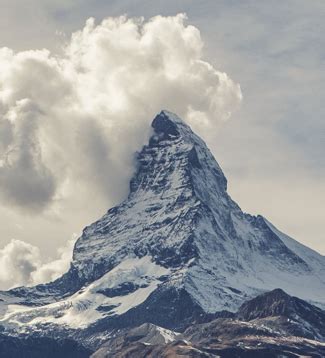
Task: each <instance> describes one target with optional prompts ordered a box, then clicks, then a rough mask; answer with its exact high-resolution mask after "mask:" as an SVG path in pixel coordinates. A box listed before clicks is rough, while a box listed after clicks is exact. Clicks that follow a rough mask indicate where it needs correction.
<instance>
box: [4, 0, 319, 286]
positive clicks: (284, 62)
mask: <svg viewBox="0 0 325 358" xmlns="http://www.w3.org/2000/svg"><path fill="white" fill-rule="evenodd" d="M0 6H1V11H0V49H1V50H0V70H1V71H0V99H1V100H0V116H1V118H0V158H1V159H0V227H1V229H0V230H1V231H0V250H1V251H0V268H1V270H0V271H2V275H1V274H0V288H8V287H11V286H13V285H19V284H33V283H38V282H42V281H46V280H49V279H53V278H55V277H56V275H58V274H60V272H62V271H64V270H65V269H66V268H67V267H68V264H69V260H70V258H71V251H72V246H73V243H74V241H75V239H76V237H77V236H78V235H79V234H80V232H81V230H82V228H83V227H84V226H86V225H87V224H89V223H91V222H92V221H93V220H96V219H97V218H98V217H100V216H101V215H102V214H103V213H105V212H106V210H107V209H108V208H109V207H111V206H112V205H114V204H116V203H118V202H119V201H120V200H122V199H123V198H124V197H125V196H126V193H127V187H128V180H129V178H130V177H131V175H132V171H133V153H134V152H135V151H136V150H139V149H141V146H142V145H143V144H144V143H145V142H146V140H147V138H148V136H149V135H150V129H149V125H150V121H151V119H152V117H153V116H154V114H155V113H156V112H157V111H159V110H160V109H162V108H161V107H163V108H167V109H170V110H173V111H175V112H177V113H178V114H179V115H181V116H183V117H184V118H185V119H186V120H187V121H188V122H189V123H190V124H191V125H192V126H193V128H194V129H195V130H196V131H197V132H198V133H199V134H200V135H201V136H202V137H203V139H204V140H206V142H207V143H208V145H209V147H210V148H211V150H212V152H213V153H214V155H215V157H216V159H217V161H218V162H219V164H220V165H221V166H222V168H223V170H224V172H225V175H226V176H227V178H228V186H229V192H230V194H231V196H232V197H233V199H234V200H235V201H237V203H238V204H239V205H240V206H241V208H242V209H243V210H244V211H246V212H249V213H251V214H261V215H264V216H265V217H266V218H268V220H270V221H271V222H272V223H273V224H274V225H275V226H277V227H278V228H279V229H280V230H282V231H283V232H285V233H287V234H288V235H290V236H291V237H293V238H295V239H297V240H298V241H300V242H302V243H304V244H305V245H307V246H309V247H312V248H313V249H315V250H317V251H318V252H320V253H322V254H325V240H324V233H323V223H324V216H325V214H324V212H325V180H324V179H325V156H324V149H325V148H324V147H325V122H324V115H325V102H324V93H325V85H324V83H325V81H324V79H325V78H324V77H325V71H324V70H325V39H324V36H323V35H322V34H323V33H324V31H325V23H324V21H323V19H324V15H325V4H324V2H323V1H322V0H320V1H317V0H314V1H312V2H311V1H310V2H307V1H300V0H292V1H290V0H285V1H281V2H276V1H264V0H262V1H261V0H259V1H245V2H243V1H232V0H223V1H218V0H213V1H209V0H207V1H194V0H193V1H192V0H182V1H175V0H174V1H169V0H165V1H152V0H151V1H135V0H132V1H130V0H119V1H104V0H92V1H89V0H88V1H86V0H66V1H63V0H62V1H60V0H57V1H48V0H42V1H41V0H30V1H28V2H27V1H21V0H10V1H9V0H0ZM177 14H186V15H177ZM157 15H160V16H158V17H157ZM121 16H122V17H121ZM153 17H154V18H153ZM90 18H92V19H90ZM140 18H142V19H140ZM152 18H153V19H152ZM89 19H90V20H89ZM105 19H106V20H105ZM103 20H104V22H103V23H102V21H103ZM72 34H73V35H72ZM108 69H109V70H108ZM130 73H131V75H130ZM108 83H109V85H108Z"/></svg>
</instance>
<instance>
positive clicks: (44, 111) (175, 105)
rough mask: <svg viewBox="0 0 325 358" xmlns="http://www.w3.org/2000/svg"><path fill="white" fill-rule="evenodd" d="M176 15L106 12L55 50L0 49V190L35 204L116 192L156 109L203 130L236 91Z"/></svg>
mask: <svg viewBox="0 0 325 358" xmlns="http://www.w3.org/2000/svg"><path fill="white" fill-rule="evenodd" d="M184 22H185V16H184V15H181V14H180V15H177V16H174V17H162V16H156V17H154V18H152V19H151V20H149V21H148V22H145V21H144V20H143V19H134V18H131V19H128V18H126V17H118V18H107V19H105V20H104V21H103V22H102V23H101V24H99V25H97V26H96V25H95V22H94V19H89V20H88V21H87V23H86V25H85V27H84V28H83V29H82V30H81V31H78V32H76V33H74V34H73V35H72V38H71V41H70V42H69V43H68V44H67V45H66V47H65V48H64V53H63V54H62V55H61V56H53V55H51V54H50V52H49V51H47V50H40V51H25V52H18V53H14V52H13V51H11V50H10V49H7V48H3V49H1V50H0V141H1V143H0V196H1V197H2V199H3V200H4V201H5V205H6V206H7V207H9V206H12V207H18V208H20V209H23V210H25V211H28V212H40V211H41V210H44V208H48V207H50V206H51V204H53V203H54V204H55V203H60V205H61V206H62V205H65V204H64V200H67V198H69V200H78V201H79V200H80V196H81V195H82V196H83V197H84V200H85V201H84V202H85V206H86V205H87V204H86V199H87V198H95V197H96V196H97V197H104V198H106V200H107V203H110V204H112V203H114V202H116V201H118V200H120V199H121V198H122V196H123V195H125V192H126V190H127V184H128V180H129V177H130V175H131V173H132V170H133V165H132V159H133V153H134V152H135V151H136V150H138V149H140V148H141V146H142V145H143V144H144V143H145V142H146V140H147V137H148V134H149V124H150V121H151V120H152V118H153V116H154V115H155V114H156V113H157V112H159V111H160V110H161V109H163V108H166V109H169V110H171V111H175V112H176V113H178V114H179V115H180V116H182V117H184V118H185V119H187V120H188V121H189V122H190V123H191V124H192V125H193V127H194V128H195V129H196V130H198V131H199V132H201V133H205V135H206V137H207V138H209V136H211V135H213V133H214V131H215V128H217V127H218V123H220V122H222V121H223V120H226V119H228V118H229V116H230V113H231V112H232V111H233V110H234V109H235V108H236V107H237V105H238V104H239V102H240V100H241V91H240V88H239V86H238V85H237V84H235V83H234V82H233V81H232V80H231V79H230V78H229V77H228V76H227V75H226V74H225V73H221V72H218V71H216V70H215V69H214V68H213V67H212V66H211V65H210V64H209V63H207V62H204V61H203V60H202V47H203V42H202V40H201V37H200V33H199V31H198V29H197V28H195V27H193V26H190V25H186V24H185V23H184Z"/></svg>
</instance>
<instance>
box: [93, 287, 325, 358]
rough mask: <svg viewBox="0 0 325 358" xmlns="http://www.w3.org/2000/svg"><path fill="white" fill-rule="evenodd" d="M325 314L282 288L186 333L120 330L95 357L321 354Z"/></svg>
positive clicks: (145, 328) (150, 328)
mask: <svg viewBox="0 0 325 358" xmlns="http://www.w3.org/2000/svg"><path fill="white" fill-rule="evenodd" d="M307 312H308V313H307ZM324 315H325V311H322V310H321V309H319V308H318V307H316V306H312V305H310V304H309V303H307V302H305V301H303V300H301V299H299V298H297V297H292V296H289V295H288V294H286V293H285V292H284V291H283V290H280V289H276V290H273V291H271V292H267V293H264V294H262V295H260V296H258V297H256V298H254V299H252V300H250V301H247V302H245V303H244V304H243V305H242V306H241V307H240V309H239V310H238V312H237V313H236V314H235V315H234V316H233V317H231V318H218V319H215V320H212V321H209V322H207V323H201V324H199V323H193V324H192V325H191V326H190V327H189V328H188V329H186V330H185V331H184V332H183V333H176V332H173V331H169V330H166V329H162V328H161V327H158V326H155V325H152V324H143V325H141V326H140V327H136V328H133V329H124V330H120V331H118V332H116V333H115V334H113V335H111V337H110V338H109V339H108V340H107V341H106V342H105V343H104V344H103V345H102V346H101V347H100V348H99V349H98V350H97V351H96V352H95V353H94V354H93V355H92V356H91V357H92V358H113V357H114V358H125V357H133V356H134V357H137V358H142V357H143V358H145V357H147V358H148V357H198V358H201V357H231V358H234V357H249V358H252V357H261V358H265V357H277V358H278V357H301V356H306V357H307V356H308V357H319V358H321V357H324V355H325V330H324V324H325V320H324ZM322 342H323V343H322Z"/></svg>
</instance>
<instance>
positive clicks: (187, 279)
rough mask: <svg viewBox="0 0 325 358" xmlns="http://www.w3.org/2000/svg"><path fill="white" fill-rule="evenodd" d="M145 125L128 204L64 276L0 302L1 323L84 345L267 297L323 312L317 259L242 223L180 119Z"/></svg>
mask: <svg viewBox="0 0 325 358" xmlns="http://www.w3.org/2000/svg"><path fill="white" fill-rule="evenodd" d="M152 127H153V135H152V136H151V138H150V140H149V143H148V144H147V145H146V146H144V147H143V149H142V150H141V151H140V152H139V153H138V154H137V170H136V172H135V174H134V175H133V177H132V179H131V181H130V193H129V195H128V197H127V198H126V200H125V201H123V202H122V203H121V204H120V205H118V206H116V207H114V208H112V209H110V210H108V212H107V213H106V214H105V215H104V216H103V217H102V218H100V219H99V220H98V221H96V222H94V223H93V224H91V225H89V226H87V227H86V228H85V229H84V231H83V233H82V235H81V237H80V238H79V239H78V240H77V242H76V244H75V247H74V251H73V261H72V263H71V268H70V270H69V272H68V273H66V274H65V275H63V276H62V277H61V278H59V279H58V280H56V281H55V282H52V283H49V284H45V285H40V286H37V287H34V288H18V289H15V290H12V291H10V292H7V293H2V294H0V296H1V297H0V299H1V300H2V301H1V302H0V314H1V315H2V318H1V316H0V325H1V324H2V325H3V326H4V327H6V329H8V330H13V331H15V332H24V330H26V329H30V327H34V329H35V330H40V331H42V332H43V331H44V332H46V329H47V328H46V327H50V329H51V331H52V332H53V331H55V332H61V331H62V330H78V331H79V329H82V330H83V332H84V333H83V334H84V335H88V336H89V335H90V336H91V337H93V335H94V334H95V333H94V332H97V333H98V332H102V331H103V327H104V326H105V331H107V330H109V329H114V328H120V327H126V326H127V325H131V326H136V325H140V324H142V323H146V322H151V323H155V324H157V325H159V326H162V327H165V328H171V329H176V330H177V329H181V328H184V327H185V326H186V324H187V323H186V322H190V321H191V319H195V318H196V317H201V316H202V315H209V314H215V312H218V311H222V310H228V311H236V310H237V309H238V307H239V306H240V305H241V304H242V303H243V302H244V301H246V300H247V299H249V298H252V297H254V296H256V295H257V294H260V293H263V292H265V291H270V290H273V289H275V288H282V289H284V290H285V291H286V292H288V293H289V294H290V295H294V296H298V297H300V298H303V299H305V300H308V301H311V302H313V303H314V304H316V305H319V306H322V305H323V306H325V278H324V277H325V276H324V275H322V274H321V273H322V272H324V270H325V258H324V257H323V256H321V255H319V254H317V253H316V252H314V251H312V250H310V249H307V248H305V247H304V246H302V245H300V244H299V243H297V242H296V241H294V240H293V239H290V238H288V237H287V236H285V235H284V234H282V233H280V232H279V231H278V230H277V229H276V228H275V227H274V226H272V225H271V224H270V223H269V222H267V221H266V219H264V218H263V217H261V216H257V217H255V216H251V215H248V214H245V213H243V212H242V211H241V209H240V208H239V206H238V205H237V204H236V203H235V202H234V201H233V200H232V199H231V198H230V196H229V195H228V193H227V180H226V178H225V176H224V174H223V172H222V170H221V168H220V166H219V165H218V163H217V162H216V160H215V159H214V157H213V155H212V153H211V152H210V151H209V149H208V148H207V146H206V144H205V143H204V141H203V140H202V139H201V138H199V137H198V136H197V135H196V134H195V133H193V132H192V130H191V128H190V127H189V126H188V125H187V124H186V123H185V122H184V121H182V120H181V119H180V118H179V117H178V116H176V115H175V114H172V113H170V112H168V111H162V112H161V113H160V114H158V115H157V116H156V117H155V119H154V120H153V122H152ZM103 322H104V323H103ZM27 327H28V328H27ZM77 327H78V328H77ZM87 332H88V333H87ZM89 332H91V333H89ZM98 334H99V333H98ZM101 334H102V333H101ZM88 336H87V337H88ZM96 337H97V336H96ZM88 338H89V337H88ZM89 339H90V338H89ZM91 339H94V338H91ZM96 339H99V338H98V337H97V338H96Z"/></svg>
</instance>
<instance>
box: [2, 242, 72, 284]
mask: <svg viewBox="0 0 325 358" xmlns="http://www.w3.org/2000/svg"><path fill="white" fill-rule="evenodd" d="M75 240H76V238H75V237H74V238H72V239H71V240H69V241H68V242H67V244H66V246H64V247H61V248H59V249H58V251H57V256H58V258H56V259H54V260H52V261H47V262H45V263H44V262H42V259H41V253H40V250H39V248H38V247H36V246H33V245H31V244H29V243H26V242H24V241H20V240H11V241H10V242H9V243H8V244H7V245H6V246H5V247H4V248H3V249H2V250H0V287H1V289H9V288H12V287H16V286H22V285H27V286H30V285H36V284H39V283H42V282H49V281H53V280H55V279H56V278H58V277H59V276H60V275H62V274H63V273H64V272H66V271H67V270H68V268H69V265H70V261H71V258H72V249H73V245H74V243H75Z"/></svg>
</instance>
